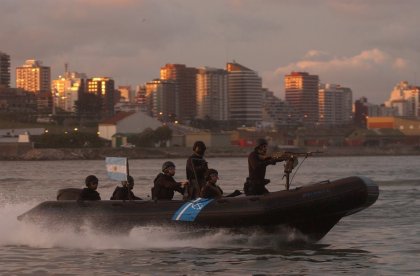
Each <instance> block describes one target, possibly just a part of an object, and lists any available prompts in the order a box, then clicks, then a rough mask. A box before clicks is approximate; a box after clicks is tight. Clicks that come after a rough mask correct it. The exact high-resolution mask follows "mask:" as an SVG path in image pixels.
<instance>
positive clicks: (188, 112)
mask: <svg viewBox="0 0 420 276" xmlns="http://www.w3.org/2000/svg"><path fill="white" fill-rule="evenodd" d="M196 74H197V69H196V68H192V67H186V66H185V65H184V64H166V65H165V66H163V67H161V68H160V79H161V80H172V81H174V82H175V85H176V102H175V106H176V117H177V119H178V120H181V121H186V120H192V119H194V118H195V116H196Z"/></svg>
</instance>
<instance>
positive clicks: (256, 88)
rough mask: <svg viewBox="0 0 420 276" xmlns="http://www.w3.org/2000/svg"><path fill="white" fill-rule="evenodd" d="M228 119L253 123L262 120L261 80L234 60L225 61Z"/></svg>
mask: <svg viewBox="0 0 420 276" xmlns="http://www.w3.org/2000/svg"><path fill="white" fill-rule="evenodd" d="M226 70H227V72H228V106H229V120H232V121H236V122H239V123H241V124H244V125H255V123H256V122H260V121H261V120H262V106H263V104H262V101H263V97H262V92H261V91H262V80H261V77H259V76H258V74H257V73H256V72H255V71H253V70H251V69H249V68H247V67H245V66H243V65H241V64H239V63H236V62H232V63H227V64H226Z"/></svg>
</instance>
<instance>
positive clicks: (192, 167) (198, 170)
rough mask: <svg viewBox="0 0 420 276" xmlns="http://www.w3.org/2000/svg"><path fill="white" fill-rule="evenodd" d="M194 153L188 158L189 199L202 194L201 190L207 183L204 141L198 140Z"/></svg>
mask: <svg viewBox="0 0 420 276" xmlns="http://www.w3.org/2000/svg"><path fill="white" fill-rule="evenodd" d="M193 151H194V153H193V154H192V155H191V156H190V157H189V158H188V160H187V165H186V171H187V179H188V182H189V185H188V199H195V198H197V197H199V196H200V191H201V189H202V188H203V186H204V185H205V184H206V172H207V170H208V166H207V162H206V160H205V159H204V153H205V152H206V145H205V144H204V142H203V141H196V142H195V143H194V146H193Z"/></svg>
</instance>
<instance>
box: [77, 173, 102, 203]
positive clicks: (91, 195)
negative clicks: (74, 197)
mask: <svg viewBox="0 0 420 276" xmlns="http://www.w3.org/2000/svg"><path fill="white" fill-rule="evenodd" d="M98 183H99V180H98V178H97V177H96V176H94V175H89V176H88V177H86V179H85V184H86V188H84V189H83V190H82V192H81V193H80V195H79V199H78V200H101V196H100V195H99V193H98V192H97V191H96V189H98Z"/></svg>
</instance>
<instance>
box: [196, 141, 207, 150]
mask: <svg viewBox="0 0 420 276" xmlns="http://www.w3.org/2000/svg"><path fill="white" fill-rule="evenodd" d="M196 148H201V149H203V150H205V149H206V144H204V142H203V141H196V142H195V143H194V146H193V150H194V151H195V149H196Z"/></svg>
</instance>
